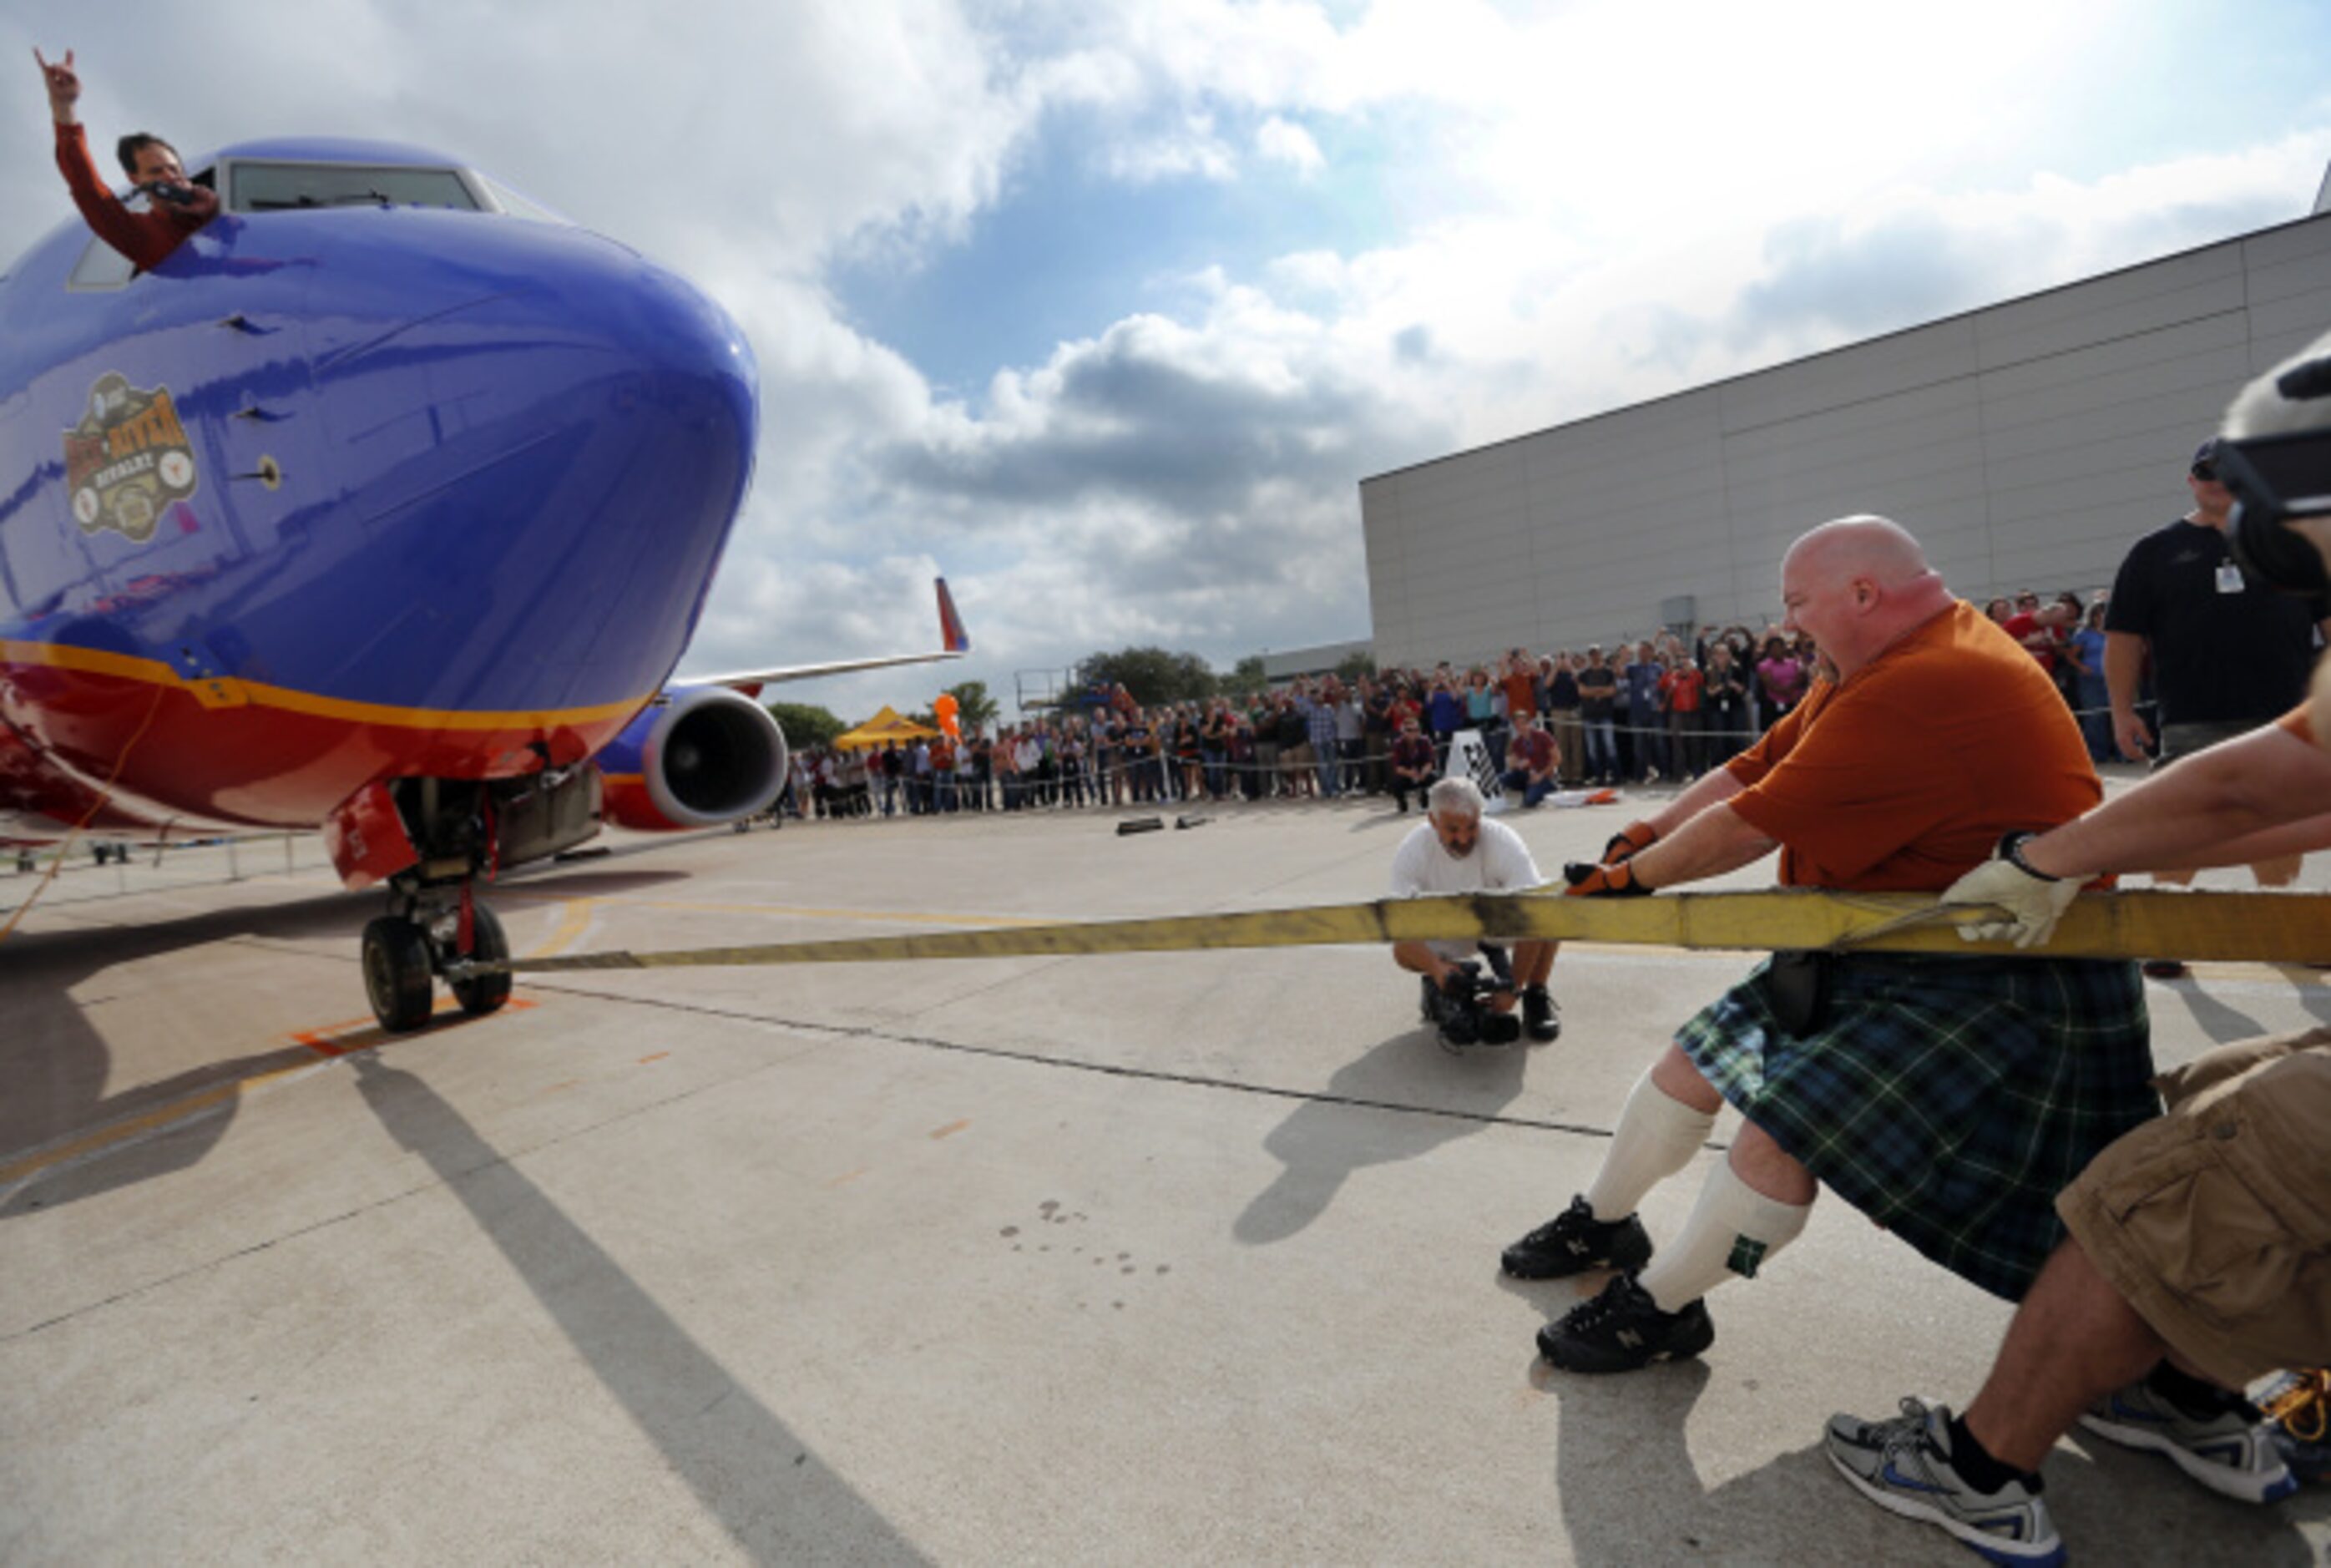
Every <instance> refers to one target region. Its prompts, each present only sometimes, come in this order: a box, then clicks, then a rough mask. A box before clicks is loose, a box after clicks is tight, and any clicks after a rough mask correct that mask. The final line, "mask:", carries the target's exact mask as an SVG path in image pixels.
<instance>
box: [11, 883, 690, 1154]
mask: <svg viewBox="0 0 2331 1568" xmlns="http://www.w3.org/2000/svg"><path fill="white" fill-rule="evenodd" d="M567 902H568V904H569V905H570V906H574V908H570V909H569V911H568V913H567V916H566V919H565V920H563V921H561V922H560V924H559V926H558V927H557V929H556V930H554V931H553V932H552V933H551V934H550V937H549V939H548V940H547V942H545V943H544V944H543V945H542V946H538V947H537V948H536V949H535V950H534V951H533V952H531V953H529V954H528V957H530V958H547V957H548V956H550V955H553V954H555V953H557V952H558V951H559V950H560V949H561V948H563V947H565V946H567V945H568V944H569V943H572V942H573V941H574V940H575V939H576V937H578V936H581V935H582V934H583V932H584V930H585V927H587V926H588V925H589V923H590V905H591V903H592V900H590V899H588V898H573V899H569V900H567ZM460 1005H461V1004H460V1003H457V1002H455V1001H454V1000H453V999H452V997H450V996H441V997H439V998H438V999H437V1005H436V1006H435V1008H433V1010H432V1012H433V1015H443V1014H446V1013H449V1012H456V1011H458V1010H459V1008H460ZM539 1005H540V1003H537V1002H535V1001H533V1000H532V999H530V998H528V997H524V996H512V997H511V998H510V999H509V1002H508V1003H504V1004H503V1011H504V1012H526V1011H527V1010H528V1009H529V1008H532V1007H536V1006H539ZM487 1016H488V1017H496V1016H499V1014H498V1013H490V1014H488V1015H487ZM471 1022H480V1023H482V1022H485V1020H484V1019H476V1020H472V1021H471ZM282 1038H283V1039H284V1040H285V1041H288V1042H289V1043H290V1044H292V1045H297V1046H302V1047H304V1048H306V1049H307V1050H309V1052H311V1053H312V1054H313V1056H314V1058H315V1060H309V1061H298V1062H294V1063H292V1064H291V1065H290V1066H289V1067H278V1068H269V1069H265V1070H263V1071H260V1072H255V1073H252V1075H251V1076H250V1077H248V1078H240V1079H233V1080H232V1081H231V1082H227V1083H222V1084H214V1085H213V1086H212V1087H211V1088H206V1089H199V1090H197V1091H195V1093H193V1094H190V1095H188V1096H186V1098H183V1099H176V1100H172V1101H170V1102H169V1103H168V1104H166V1105H162V1106H157V1107H155V1108H154V1109H152V1110H150V1111H143V1112H140V1113H139V1114H138V1115H137V1116H134V1117H126V1118H125V1119H123V1120H121V1121H118V1122H112V1123H109V1124H108V1125H106V1126H101V1127H98V1128H95V1129H94V1130H92V1131H90V1132H88V1133H84V1134H83V1135H81V1136H80V1137H77V1138H73V1139H71V1141H69V1142H66V1143H62V1144H57V1145H52V1146H50V1147H47V1148H43V1149H36V1150H34V1151H33V1152H32V1153H30V1154H27V1155H20V1156H18V1157H17V1158H15V1159H13V1160H10V1161H8V1162H7V1163H6V1164H0V1188H6V1187H11V1186H14V1185H15V1184H16V1183H19V1182H21V1181H24V1179H26V1178H27V1177H31V1176H36V1175H39V1174H41V1173H42V1172H43V1171H48V1170H52V1169H54V1168H55V1167H56V1166H58V1165H62V1164H68V1163H70V1162H71V1161H75V1160H79V1159H82V1158H85V1157H86V1156H88V1155H95V1154H101V1153H103V1152H104V1151H105V1150H107V1149H109V1148H112V1147H115V1146H116V1145H122V1144H127V1143H129V1142H132V1141H134V1140H136V1139H138V1138H140V1137H143V1136H146V1135H147V1134H150V1133H157V1132H160V1131H162V1130H164V1129H166V1128H167V1127H169V1126H172V1125H174V1124H176V1123H178V1122H183V1121H186V1120H189V1119H191V1118H193V1117H198V1116H201V1115H202V1114H203V1113H204V1112H205V1111H209V1110H214V1109H215V1108H217V1107H220V1106H222V1105H224V1104H225V1103H226V1102H228V1101H229V1100H232V1099H235V1098H239V1097H241V1096H243V1095H246V1094H249V1093H251V1092H252V1090H254V1089H258V1088H264V1087H266V1086H267V1085H269V1084H271V1083H274V1082H277V1081H278V1080H280V1079H287V1078H290V1077H292V1076H294V1075H296V1074H299V1073H303V1072H312V1071H314V1070H316V1069H318V1068H319V1067H321V1066H323V1065H324V1064H325V1063H326V1062H328V1061H331V1060H335V1059H336V1058H338V1057H343V1056H346V1055H347V1054H348V1053H349V1052H351V1051H357V1050H374V1049H376V1048H378V1047H381V1046H385V1045H389V1044H393V1043H395V1042H398V1041H404V1040H419V1039H425V1038H427V1037H426V1036H425V1035H423V1034H412V1035H394V1034H390V1033H388V1032H387V1031H385V1030H384V1029H382V1028H381V1027H380V1025H379V1024H378V1023H377V1022H375V1021H374V1020H373V1019H372V1018H370V1017H369V1016H367V1017H364V1018H350V1019H343V1020H340V1021H338V1022H333V1023H327V1024H324V1025H322V1026H320V1027H318V1028H313V1029H295V1030H291V1031H289V1032H287V1033H285V1034H284V1035H283V1036H282ZM648 1060H651V1061H652V1060H655V1059H654V1058H653V1057H651V1058H649V1059H648ZM562 1087H564V1086H562Z"/></svg>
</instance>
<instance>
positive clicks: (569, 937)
mask: <svg viewBox="0 0 2331 1568" xmlns="http://www.w3.org/2000/svg"><path fill="white" fill-rule="evenodd" d="M597 902H598V900H597V899H595V898H569V899H567V900H566V913H565V914H564V915H563V916H561V917H560V918H559V921H558V924H557V926H556V927H553V928H552V930H551V933H550V935H549V936H546V937H544V938H543V939H542V942H541V944H540V945H539V946H537V947H536V948H535V950H534V952H533V953H532V954H530V955H528V956H530V957H535V958H547V957H549V956H550V955H552V954H554V953H564V952H565V951H566V949H567V948H569V947H571V946H574V945H575V943H576V941H577V940H578V939H579V938H580V937H581V936H582V935H583V933H584V932H585V931H587V930H589V929H590V928H591V917H592V915H593V914H594V912H595V910H594V906H595V905H596V904H597Z"/></svg>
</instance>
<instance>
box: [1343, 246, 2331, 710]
mask: <svg viewBox="0 0 2331 1568" xmlns="http://www.w3.org/2000/svg"><path fill="white" fill-rule="evenodd" d="M2326 328H2331V214H2326V215H2324V216H2319V217H2313V218H2307V219H2303V220H2301V221H2299V222H2298V223H2288V224H2284V225H2282V226H2280V227H2278V228H2272V229H2266V230H2262V231H2260V232H2259V233H2254V234H2248V235H2245V236H2243V237H2241V238H2240V239H2235V240H2229V241H2225V242H2222V243H2219V244H2214V245H2209V246H2205V247H2203V248H2202V249H2200V250H2196V251H2188V252H2183V253H2181V254H2179V255H2175V256H2171V257H2167V258H2165V259H2164V260H2162V261H2151V262H2147V263H2145V265H2143V266H2138V267H2131V268H2127V269H2126V270H2123V271H2117V272H2109V273H2107V274H2105V275H2104V276H2102V277H2098V278H2093V279H2089V280H2086V281H2084V282H2079V283H2074V284H2069V285H2067V286H2065V287H2063V288H2060V289H2051V290H2048V291H2047V292H2045V293H2041V294H2034V295H2031V296H2030V297H2028V298H2025V299H2013V300H2010V301H2008V302H2007V303H2005V304H2002V305H1994V306H1992V307H1989V308H1988V309H1982V310H1975V311H1971V312H1969V313H1967V314H1965V315H1961V316H1954V317H1950V318H1946V319H1944V320H1941V321H1936V322H1934V323H1932V324H1930V325H1927V326H1924V327H1917V328H1910V329H1908V330H1907V331H1902V332H1897V333H1893V334H1890V335H1889V336H1887V337H1878V338H1873V339H1871V340H1870V341H1868V342H1865V343H1857V344H1853V345H1851V346H1850V347H1844V348H1839V349H1833V350H1831V351H1830V352H1828V353H1825V354H1820V355H1816V356H1812V357H1811V358H1807V359H1801V360H1796V361H1793V362H1792V363H1790V364H1786V365H1781V366H1774V367H1773V368H1772V369H1769V370H1761V371H1757V372H1755V373H1754V374H1752V375H1741V376H1736V377H1734V378H1732V379H1730V380H1727V381H1720V382H1717V383H1714V384H1712V385H1707V386H1703V387H1698V388H1695V389H1693V390H1691V391H1689V392H1683V393H1678V394H1674V395H1672V396H1670V397H1663V398H1660V399H1659V400H1657V401H1655V402H1651V403H1646V404H1638V405H1635V406H1633V407H1630V408H1623V409H1619V410H1617V411H1615V412H1613V413H1605V414H1599V415H1596V416H1594V417H1593V418H1590V419H1583V420H1579V421H1576V422H1575V423H1569V424H1564V425H1557V426H1556V427H1555V428H1553V429H1551V430H1545V431H1540V432H1537V433H1536V434H1533V435H1527V436H1522V437H1519V438H1518V439H1515V440H1512V441H1508V442H1500V443H1498V445H1495V446H1489V447H1483V448H1479V449H1478V450H1475V451H1467V452H1460V453H1458V454H1456V455H1454V456H1452V457H1448V458H1442V459H1440V460H1437V461H1432V462H1427V463H1422V464H1419V465H1417V466H1415V467H1413V468H1406V469H1401V470H1395V471H1394V472H1392V473H1387V474H1381V475H1378V476H1376V477H1375V478H1372V479H1367V480H1362V481H1361V482H1360V519H1361V527H1362V530H1363V532H1364V534H1365V540H1366V546H1367V560H1368V601H1369V607H1370V610H1371V613H1372V615H1373V617H1374V621H1375V649H1376V652H1377V656H1378V658H1379V659H1380V660H1383V661H1384V663H1386V664H1394V663H1400V664H1406V663H1427V662H1430V661H1432V660H1439V659H1454V660H1473V659H1477V658H1480V657H1483V656H1486V655H1488V654H1490V653H1493V652H1497V651H1502V650H1504V649H1506V648H1508V647H1513V646H1517V645H1518V646H1523V647H1527V648H1530V649H1533V650H1549V649H1553V648H1557V647H1574V648H1576V647H1584V645H1585V644H1586V643H1588V642H1593V641H1601V642H1603V643H1606V644H1607V643H1609V642H1610V641H1613V639H1614V638H1616V637H1618V636H1622V635H1626V634H1636V635H1641V634H1642V633H1644V632H1648V631H1650V630H1651V629H1652V628H1654V627H1656V626H1657V625H1658V624H1659V609H1660V602H1661V601H1662V600H1665V599H1669V598H1670V597H1672V596H1676V595H1680V594H1690V595H1692V596H1693V597H1694V598H1695V600H1696V601H1697V608H1698V620H1699V621H1700V622H1703V623H1708V622H1714V623H1718V624H1722V623H1726V622H1733V621H1742V622H1746V623H1747V624H1748V625H1750V626H1751V627H1755V626H1757V625H1760V624H1761V623H1762V622H1764V620H1765V618H1766V617H1767V616H1773V617H1777V615H1778V607H1779V603H1780V588H1779V579H1780V561H1781V556H1782V553H1783V551H1784V550H1785V549H1786V548H1787V546H1788V545H1789V542H1790V541H1791V540H1792V539H1793V538H1794V537H1796V536H1797V535H1798V534H1800V533H1802V532H1803V531H1804V530H1805V529H1806V528H1808V527H1812V525H1813V524H1815V523H1818V522H1821V521H1822V520H1823V519H1825V518H1833V517H1840V516H1842V515H1845V514H1847V513H1851V512H1864V511H1868V512H1879V513H1882V514H1884V515H1886V516H1888V517H1891V518H1895V519H1896V520H1897V521H1898V522H1900V523H1901V524H1903V525H1904V526H1905V527H1908V528H1909V529H1910V530H1911V531H1912V532H1913V533H1915V534H1917V536H1918V537H1919V538H1920V539H1921V540H1922V541H1923V542H1924V543H1925V545H1926V546H1927V554H1928V556H1929V557H1930V558H1931V559H1932V560H1933V562H1934V564H1935V565H1936V568H1937V569H1939V570H1940V571H1941V572H1942V573H1943V575H1944V576H1945V578H1946V580H1947V581H1948V582H1949V583H1950V584H1951V587H1952V588H1953V590H1954V591H1955V592H1956V593H1958V594H1961V595H1962V596H1964V597H1968V598H1974V599H1977V600H1980V599H1982V598H1984V597H1985V596H1987V595H1989V594H1993V593H2001V592H2012V591H2013V590H2015V589H2018V588H2022V587H2027V586H2028V587H2031V588H2037V589H2041V590H2042V591H2053V590H2055V589H2059V588H2085V587H2089V586H2095V585H2100V584H2108V583H2110V582H2111V580H2112V574H2113V569H2114V567H2115V566H2116V565H2117V564H2118V563H2119V560H2120V557H2121V555H2122V554H2123V552H2124V551H2125V550H2126V548H2127V546H2128V544H2129V542H2130V541H2131V540H2133V539H2134V538H2136V537H2137V536H2138V535H2139V534H2141V533H2144V532H2145V531H2146V530H2148V529H2151V528H2155V527H2160V526H2161V525H2162V524H2164V523H2165V522H2168V521H2169V520H2170V519H2171V518H2175V517H2177V516H2179V515H2181V514H2182V513H2183V512H2184V511H2185V510H2186V509H2187V508H2188V507H2189V505H2190V504H2191V502H2190V498H2189V497H2188V495H2187V493H2186V490H2185V487H2184V482H2183V480H2184V468H2185V461H2186V459H2187V458H2188V457H2189V456H2190V455H2191V453H2192V451H2193V446H2194V443H2195V442H2198V441H2200V440H2201V439H2202V438H2203V436H2205V435H2207V434H2208V433H2209V432H2211V431H2212V429H2214V428H2215V426H2216V423H2217V420H2218V418H2219V415H2220V414H2221V413H2222V412H2223V411H2224V408H2225V404H2226V402H2227V400H2228V399H2229V398H2230V397H2231V396H2232V394H2233V393H2234V391H2235V389H2236V388H2238V387H2239V386H2241V384H2242V383H2243V382H2244V381H2246V380H2248V379H2249V378H2250V376H2252V375H2256V374H2257V373H2258V372H2259V371H2260V370H2262V369H2264V368H2266V367H2267V366H2269V365H2271V364H2273V363H2274V362H2275V361H2277V360H2279V359H2280V358H2282V357H2284V356H2286V355H2288V354H2290V353H2292V352H2294V351H2295V350H2297V349H2298V348H2299V347H2302V346H2303V345H2305V344H2306V343H2307V341H2308V340H2309V339H2310V338H2312V337H2315V336H2316V335H2317V334H2318V333H2321V332H2322V331H2324V330H2325V329H2326Z"/></svg>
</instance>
